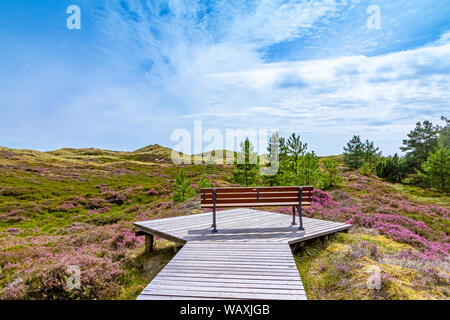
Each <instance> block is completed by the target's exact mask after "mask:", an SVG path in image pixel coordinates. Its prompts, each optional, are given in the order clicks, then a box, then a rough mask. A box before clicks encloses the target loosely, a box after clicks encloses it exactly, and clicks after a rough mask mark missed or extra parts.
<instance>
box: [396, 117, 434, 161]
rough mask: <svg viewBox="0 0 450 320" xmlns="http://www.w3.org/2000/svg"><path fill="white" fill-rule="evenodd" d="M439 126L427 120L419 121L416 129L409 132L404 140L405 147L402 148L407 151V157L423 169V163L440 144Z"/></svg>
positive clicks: (401, 148)
mask: <svg viewBox="0 0 450 320" xmlns="http://www.w3.org/2000/svg"><path fill="white" fill-rule="evenodd" d="M438 133H439V128H438V127H435V126H433V123H431V122H430V121H428V120H426V121H424V122H423V123H420V122H417V123H416V127H415V128H414V130H411V131H410V133H408V135H407V136H408V139H404V140H403V145H404V146H403V147H400V150H402V151H406V152H407V153H406V157H407V158H409V160H410V161H409V162H410V163H411V164H412V165H413V166H414V167H415V168H416V169H421V165H422V163H423V162H425V161H426V160H427V158H428V155H429V154H430V153H432V152H434V151H435V150H436V149H437V146H438Z"/></svg>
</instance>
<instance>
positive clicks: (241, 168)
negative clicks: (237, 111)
mask: <svg viewBox="0 0 450 320" xmlns="http://www.w3.org/2000/svg"><path fill="white" fill-rule="evenodd" d="M240 147H241V150H240V152H239V153H237V154H236V155H235V161H234V163H235V164H234V166H235V169H234V170H233V172H232V173H233V181H234V182H235V183H238V184H240V185H243V186H250V185H254V184H256V183H257V181H258V179H259V157H258V156H257V154H256V153H255V152H254V151H253V150H254V147H253V145H252V143H251V142H250V140H249V139H248V138H246V139H245V141H243V142H241V144H240Z"/></svg>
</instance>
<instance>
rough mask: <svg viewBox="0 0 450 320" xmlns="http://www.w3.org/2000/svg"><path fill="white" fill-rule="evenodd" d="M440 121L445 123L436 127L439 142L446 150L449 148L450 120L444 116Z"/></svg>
mask: <svg viewBox="0 0 450 320" xmlns="http://www.w3.org/2000/svg"><path fill="white" fill-rule="evenodd" d="M441 120H442V121H444V122H445V125H444V126H438V129H439V142H440V143H442V145H443V146H444V147H446V148H450V120H449V119H448V118H446V117H444V116H442V117H441Z"/></svg>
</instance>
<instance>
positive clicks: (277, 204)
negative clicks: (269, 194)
mask: <svg viewBox="0 0 450 320" xmlns="http://www.w3.org/2000/svg"><path fill="white" fill-rule="evenodd" d="M296 205H298V201H297V202H267V203H264V202H248V203H223V204H216V207H217V208H238V207H283V206H296ZM310 205H311V203H309V202H302V206H304V207H308V206H310ZM200 206H201V207H202V208H212V207H213V204H210V203H205V204H201V205H200Z"/></svg>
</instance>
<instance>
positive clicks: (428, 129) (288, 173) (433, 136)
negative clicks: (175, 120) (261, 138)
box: [174, 117, 450, 202]
mask: <svg viewBox="0 0 450 320" xmlns="http://www.w3.org/2000/svg"><path fill="white" fill-rule="evenodd" d="M441 120H442V121H443V122H444V124H443V125H433V123H432V122H430V121H427V120H425V121H423V122H417V123H416V127H415V128H414V129H412V130H411V131H410V132H409V133H408V134H407V137H406V139H404V140H403V143H402V146H401V147H400V150H401V151H403V152H405V155H404V156H399V155H398V154H397V153H395V154H394V155H393V156H383V155H382V151H381V150H380V149H379V148H378V147H377V146H375V144H374V142H373V141H369V140H367V139H366V140H365V141H363V140H361V138H360V136H359V135H354V136H353V137H352V138H351V139H350V141H348V143H347V144H346V146H344V147H343V151H344V154H343V163H344V165H345V166H346V167H347V168H348V169H350V170H359V172H360V173H361V174H364V175H371V174H376V175H377V176H378V177H380V178H382V179H384V180H386V181H389V182H392V183H404V184H411V185H417V186H420V187H425V188H429V187H432V188H436V189H439V190H440V191H443V192H448V191H449V188H450V183H449V176H450V165H449V160H450V149H449V148H450V120H449V119H447V118H446V117H441ZM272 150H273V151H274V152H272ZM267 151H268V154H269V159H268V161H265V163H263V164H262V163H261V157H260V156H258V155H257V154H256V152H255V150H254V146H253V144H252V143H251V142H250V140H249V139H248V138H246V139H245V140H244V141H243V142H241V144H240V150H239V151H238V152H236V153H235V155H234V157H235V159H234V168H233V170H232V175H231V177H230V181H231V182H234V183H236V184H239V185H242V186H259V185H265V186H282V185H283V186H289V185H299V186H300V185H312V186H315V187H317V188H320V189H324V190H326V189H331V188H335V187H338V186H339V184H340V183H341V182H342V180H343V179H342V177H341V170H340V168H339V163H338V161H337V160H336V159H335V158H331V157H323V158H322V159H319V157H318V156H317V155H316V154H315V152H314V151H309V150H308V144H307V143H304V142H302V141H301V140H300V136H299V135H297V134H296V133H292V134H291V135H290V136H288V137H287V138H284V137H279V135H278V132H276V133H274V134H273V135H272V136H271V138H270V139H269V142H268V147H267ZM275 153H276V154H278V159H274V158H271V156H272V155H273V154H275ZM276 160H278V170H277V171H276V172H275V173H274V174H273V175H262V174H261V173H260V169H261V168H262V167H263V168H264V167H266V168H270V167H272V165H273V161H276ZM214 168H215V165H214V164H213V163H210V162H208V163H207V165H206V173H205V174H204V175H203V176H202V178H201V180H200V183H199V185H198V188H197V190H194V189H193V188H192V187H191V181H190V180H189V179H187V177H186V174H185V173H184V171H183V170H182V169H181V170H180V172H179V174H178V176H177V177H176V183H175V184H176V191H175V194H174V200H175V201H176V202H181V201H184V200H185V199H187V198H189V197H191V196H193V195H195V191H198V190H199V189H200V188H207V187H211V185H212V184H211V182H212V181H211V179H210V178H209V176H208V174H210V173H212V172H213V171H214V170H215V169H214Z"/></svg>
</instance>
